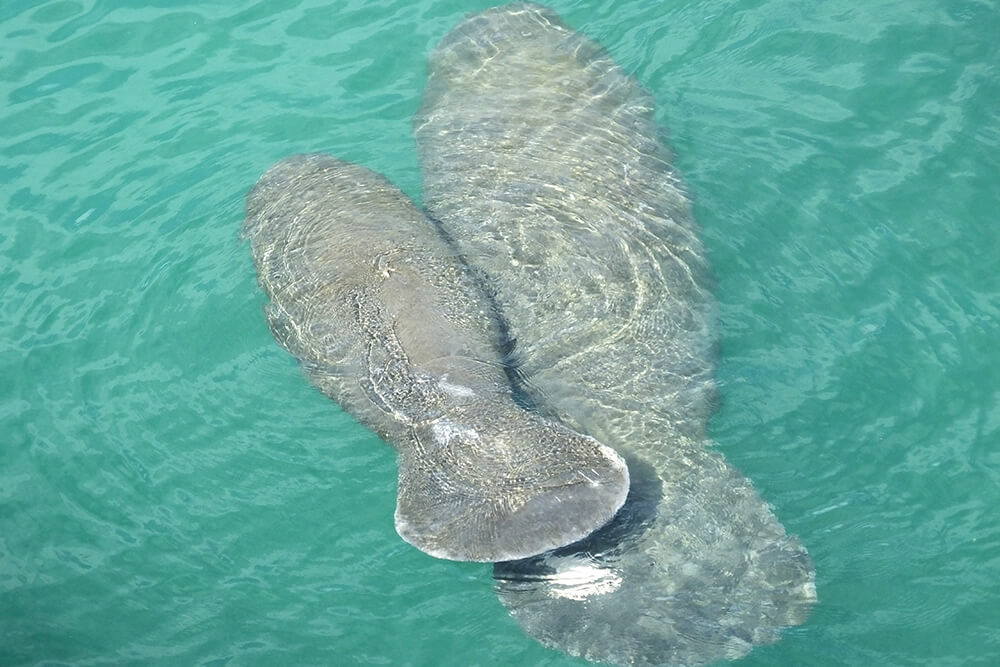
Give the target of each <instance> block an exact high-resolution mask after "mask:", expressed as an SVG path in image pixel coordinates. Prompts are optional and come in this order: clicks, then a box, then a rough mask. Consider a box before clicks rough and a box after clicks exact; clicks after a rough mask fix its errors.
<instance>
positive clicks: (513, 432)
mask: <svg viewBox="0 0 1000 667" xmlns="http://www.w3.org/2000/svg"><path fill="white" fill-rule="evenodd" d="M503 421H504V427H503V429H502V430H501V429H495V430H491V432H490V433H483V432H481V431H482V429H479V430H477V429H475V428H472V427H470V426H466V425H464V424H460V423H455V422H452V421H449V420H439V421H437V422H435V423H434V424H433V425H431V426H429V427H427V428H426V429H423V430H421V431H419V432H416V433H415V439H416V442H415V443H414V446H413V447H407V448H402V449H400V453H399V494H398V498H397V505H396V531H397V532H398V533H399V535H400V536H401V537H402V538H403V539H404V540H406V541H407V542H409V543H410V544H412V545H414V546H415V547H417V548H418V549H420V550H421V551H424V552H426V553H428V554H430V555H432V556H435V557H438V558H446V559H449V560H466V561H481V562H495V561H504V560H512V559H518V558H526V557H529V556H532V555H535V554H539V553H542V552H544V551H548V550H550V549H555V548H557V547H561V546H565V545H567V544H570V543H572V542H576V541H577V540H580V539H582V538H584V537H586V536H587V535H589V534H590V533H592V532H593V531H595V530H597V529H598V528H600V527H601V526H603V525H604V524H605V523H607V522H608V521H610V520H611V518H612V517H613V516H614V515H615V512H617V511H618V509H619V508H620V507H621V506H622V504H624V502H625V497H626V496H627V495H628V486H629V474H628V468H627V467H626V465H625V461H624V460H623V459H622V458H621V456H619V455H618V453H617V452H615V451H614V450H613V449H611V448H609V447H605V446H604V445H602V444H600V443H599V442H597V441H596V440H594V439H593V438H591V437H588V436H584V435H580V434H579V433H576V432H574V431H571V430H569V429H568V428H566V427H564V426H562V425H560V424H556V423H555V422H550V421H547V420H545V419H542V418H541V417H538V416H537V415H535V414H533V413H526V412H521V413H519V414H518V415H516V418H511V419H507V420H503Z"/></svg>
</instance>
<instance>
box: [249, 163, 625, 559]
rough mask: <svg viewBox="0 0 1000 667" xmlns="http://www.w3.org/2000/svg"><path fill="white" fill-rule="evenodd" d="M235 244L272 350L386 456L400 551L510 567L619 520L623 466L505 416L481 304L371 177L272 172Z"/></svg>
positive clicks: (405, 202) (338, 171)
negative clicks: (259, 301)
mask: <svg viewBox="0 0 1000 667" xmlns="http://www.w3.org/2000/svg"><path fill="white" fill-rule="evenodd" d="M244 233H245V235H246V236H248V237H249V238H250V240H251V246H252V252H253V258H254V262H255V264H256V267H257V274H258V278H259V281H260V285H261V287H263V288H264V291H265V292H266V293H267V295H268V296H269V297H270V299H271V300H270V303H269V304H268V306H267V318H268V321H269V323H270V326H271V330H272V331H273V332H274V336H275V337H276V338H277V339H278V341H280V342H281V344H282V345H284V346H285V347H286V348H287V349H288V350H289V351H290V352H291V353H292V354H293V355H295V356H296V357H298V358H299V360H300V361H301V362H302V364H303V366H304V367H305V369H306V372H307V374H308V376H309V378H310V379H311V380H312V382H313V383H314V384H315V385H316V386H317V387H318V388H319V389H320V390H321V391H322V392H323V393H325V394H326V395H327V396H329V397H330V398H332V399H333V400H335V401H337V402H338V403H340V404H341V405H342V406H343V407H344V408H345V409H346V410H347V411H348V412H350V413H351V414H353V415H354V416H355V417H356V418H358V419H359V420H360V421H361V422H363V423H364V424H366V425H368V426H369V427H370V428H372V429H373V430H374V431H375V432H376V433H378V434H379V435H380V436H381V437H382V438H383V439H385V440H386V441H387V442H389V443H391V444H392V445H393V446H394V447H395V449H396V452H397V454H398V463H399V495H398V500H397V505H396V530H397V531H398V532H399V534H400V535H401V536H402V537H403V539H405V540H406V541H408V542H410V543H412V544H413V545H414V546H416V547H417V548H419V549H421V550H423V551H425V552H427V553H429V554H431V555H433V556H438V557H440V558H450V559H456V560H475V561H495V560H503V559H508V558H522V557H526V556H530V555H533V554H537V553H539V552H542V551H545V550H547V549H552V548H555V547H558V546H562V545H565V544H568V543H570V542H572V541H574V540H578V539H580V538H581V537H583V536H585V535H587V534H588V533H590V532H592V531H593V530H594V529H595V528H598V527H600V526H601V525H603V524H604V523H606V522H607V521H608V519H610V518H611V517H612V516H613V515H614V513H615V511H616V510H617V509H618V508H619V507H620V506H621V505H622V503H623V502H624V500H625V496H626V494H627V491H628V472H627V468H626V466H625V463H624V461H622V460H621V458H620V457H619V456H618V455H617V454H616V453H615V452H613V451H612V450H610V449H609V448H607V447H604V446H603V445H600V444H599V443H598V442H597V441H596V440H594V439H593V438H591V437H587V436H583V435H580V434H577V433H574V432H572V431H570V430H569V429H568V428H566V427H565V426H562V425H560V424H558V423H555V422H553V421H549V420H546V419H542V418H540V417H539V416H537V415H536V414H533V413H530V412H527V411H525V410H524V409H522V408H521V407H519V406H518V405H517V404H516V403H515V401H514V396H513V394H512V390H511V386H510V383H509V381H508V378H507V375H506V372H505V369H504V359H503V356H502V354H501V351H500V343H499V341H500V340H501V332H500V330H499V328H498V322H497V320H496V318H495V317H494V314H495V313H494V309H493V307H492V305H491V303H490V302H489V301H488V300H487V298H486V297H485V296H484V294H483V293H482V292H481V291H480V290H479V288H478V287H477V286H476V285H475V284H474V283H473V281H471V280H470V279H469V277H468V274H467V271H466V269H465V267H464V266H463V265H462V263H461V262H460V261H459V260H458V259H457V258H456V256H455V254H454V252H453V251H452V250H451V249H450V248H449V247H448V246H447V245H445V243H444V242H443V241H442V240H441V238H440V236H439V235H438V233H437V232H436V230H435V228H434V226H433V224H432V223H431V222H430V221H429V220H428V219H427V218H426V217H425V216H424V215H423V213H421V212H420V211H419V210H418V209H417V208H416V207H415V206H414V205H413V204H412V203H411V202H410V200H409V199H408V198H407V197H406V196H405V195H404V194H403V193H402V192H400V191H399V190H398V189H397V188H395V187H394V186H393V185H392V184H390V183H389V182H388V181H386V180H385V179H384V178H383V177H381V176H378V175H377V174H375V173H373V172H371V171H369V170H367V169H365V168H363V167H359V166H357V165H353V164H349V163H346V162H342V161H340V160H336V159H334V158H331V157H329V156H324V155H305V156H297V157H292V158H288V159H286V160H282V161H281V162H278V163H277V164H276V165H274V166H273V167H271V168H270V169H269V170H268V171H267V172H266V173H265V174H264V175H263V176H262V177H261V178H260V180H259V181H258V182H257V184H256V185H255V186H254V187H253V189H252V190H251V191H250V193H249V195H247V213H246V222H245V224H244Z"/></svg>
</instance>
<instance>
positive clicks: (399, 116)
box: [0, 0, 1000, 665]
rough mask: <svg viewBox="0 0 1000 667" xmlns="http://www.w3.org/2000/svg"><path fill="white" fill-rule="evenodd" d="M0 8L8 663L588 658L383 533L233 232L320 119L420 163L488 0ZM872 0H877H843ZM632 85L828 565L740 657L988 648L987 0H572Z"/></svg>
mask: <svg viewBox="0 0 1000 667" xmlns="http://www.w3.org/2000/svg"><path fill="white" fill-rule="evenodd" d="M152 4H161V5H162V7H154V6H149V5H150V3H125V2H117V3H114V2H99V1H96V0H90V1H86V2H73V1H61V2H49V3H27V2H17V1H15V2H10V1H9V0H7V1H5V2H4V3H3V4H2V5H0V45H2V46H0V100H3V106H2V107H0V206H2V211H3V221H2V223H0V249H2V255H0V257H2V259H0V295H2V300H0V437H2V440H0V665H20V664H78V665H82V664H123V663H125V664H127V663H142V664H146V663H150V664H178V665H182V664H183V665H187V664H251V665H273V664H334V663H337V664H340V663H348V664H413V665H425V664H427V665H429V664H445V665H470V664H485V665H507V664H539V665H570V664H581V663H580V662H579V661H577V660H574V659H571V658H568V657H566V656H563V655H561V654H559V653H557V652H553V651H550V650H547V649H544V648H542V647H541V646H540V645H538V644H537V643H536V642H534V641H533V640H531V639H529V638H527V637H526V636H524V635H523V634H522V632H521V631H520V629H519V628H518V626H517V625H516V624H515V622H514V621H513V620H512V619H511V618H509V616H508V615H507V612H506V611H505V610H504V609H503V607H502V606H501V605H500V603H499V602H498V600H497V598H496V596H495V595H494V593H493V592H492V590H491V585H492V579H491V568H490V566H489V565H480V564H469V563H452V562H445V561H439V560H434V559H432V558H430V557H428V556H425V555H424V554H422V553H420V552H418V551H416V550H415V549H413V548H412V547H410V546H408V545H407V544H405V543H404V542H402V540H400V539H399V538H398V537H397V536H396V534H395V532H394V530H393V522H392V512H393V508H394V505H395V463H394V459H393V454H392V452H391V450H390V449H389V448H388V447H387V446H385V445H384V444H382V443H381V442H379V441H378V439H377V438H376V437H375V436H374V435H372V434H370V433H368V432H367V431H365V430H364V429H363V428H361V427H359V426H358V425H357V424H355V423H354V422H353V420H352V419H351V418H350V417H348V416H346V415H345V414H344V413H342V412H341V411H340V410H339V408H337V407H336V406H334V405H332V404H331V403H330V402H329V401H327V400H326V399H325V398H323V397H322V396H321V395H320V394H319V393H318V392H316V391H314V390H313V389H312V388H311V387H310V386H309V384H308V383H307V382H306V381H305V380H304V378H303V377H302V375H301V373H300V372H299V370H298V368H297V366H296V363H295V362H294V360H293V359H292V358H291V357H289V356H288V354H287V353H285V352H284V351H283V350H282V349H281V348H280V347H279V346H278V345H277V343H275V342H274V340H273V338H272V337H271V335H270V333H269V332H268V330H267V327H266V324H265V322H264V318H263V315H262V313H261V306H262V304H263V302H264V297H263V295H262V294H261V292H260V290H259V289H258V288H257V286H256V282H255V276H254V272H253V267H252V264H251V262H250V257H249V250H248V248H247V247H246V246H245V245H241V244H240V243H239V242H238V240H237V233H238V230H239V226H240V224H241V221H242V199H243V195H244V194H245V192H246V190H247V189H248V188H249V187H250V186H251V185H252V184H253V182H254V181H255V180H256V178H257V177H258V176H259V174H260V173H261V172H262V171H263V170H264V169H265V168H266V167H267V166H269V165H270V164H271V163H272V162H274V161H275V160H277V159H278V158H280V157H283V156H285V155H288V154H291V153H295V152H301V151H312V150H325V151H329V152H331V153H334V154H336V155H339V156H341V157H344V158H347V159H350V160H354V161H357V162H360V163H363V164H365V165H367V166H369V167H371V168H373V169H376V170H378V171H381V172H383V173H385V174H387V175H388V176H389V177H390V178H391V179H393V180H394V181H395V182H396V183H398V184H399V185H400V186H401V187H403V188H404V189H405V190H406V191H407V192H408V193H410V194H411V195H413V196H414V197H417V198H419V180H420V179H419V172H418V168H417V162H416V155H415V149H414V144H413V139H412V136H411V129H410V118H411V116H412V114H413V113H414V112H415V110H416V108H417V106H418V104H419V100H420V94H421V91H422V89H423V85H424V80H425V78H426V57H427V54H428V52H429V51H430V49H431V48H432V47H433V45H434V44H435V43H436V42H437V41H438V40H439V39H440V38H441V37H442V36H443V35H444V34H445V33H446V32H447V31H448V29H449V28H450V27H452V26H453V25H454V24H455V23H456V22H457V21H458V19H459V18H460V17H461V15H462V14H463V13H465V12H466V11H471V10H475V9H479V8H483V7H486V6H489V5H490V4H492V3H489V2H482V3H474V2H432V1H430V0H424V1H422V2H404V1H403V0H392V1H387V2H382V3H377V4H376V3H371V2H360V1H358V2H335V3H325V4H324V3H320V2H268V3H259V4H249V3H248V4H246V5H244V6H238V4H237V3H223V2H216V3H182V2H177V3H152ZM857 5H860V6H857ZM553 6H554V7H555V9H557V10H558V11H559V12H560V13H561V14H562V15H563V17H564V18H565V19H566V21H567V22H568V23H570V24H571V25H573V26H575V27H577V28H579V29H581V30H584V31H585V32H586V33H587V34H589V35H590V36H592V37H594V38H596V39H598V40H599V41H601V42H602V43H603V44H604V45H606V46H607V47H608V49H609V50H610V51H611V53H612V54H613V56H614V57H615V58H616V59H617V60H618V61H619V62H620V63H622V64H623V65H624V66H625V67H626V68H627V69H629V70H630V71H633V72H634V73H635V74H636V76H637V77H638V78H639V79H640V80H641V81H642V82H643V83H644V84H645V85H646V86H647V87H648V88H649V89H650V90H651V91H652V93H653V95H654V96H655V98H656V100H657V102H658V104H659V107H658V114H659V117H660V119H661V121H662V123H663V125H664V126H666V127H668V128H669V130H670V133H671V140H670V141H671V144H672V146H673V147H674V149H675V150H676V153H677V156H678V158H677V159H678V164H679V166H680V168H681V169H682V171H683V172H684V174H685V176H686V179H687V181H688V183H689V186H690V189H691V190H692V192H693V193H694V195H695V198H696V214H697V217H698V219H699V221H700V223H701V226H702V229H703V233H704V239H705V242H706V245H707V247H708V250H709V252H710V255H711V258H712V262H713V265H714V268H715V272H716V277H717V282H718V288H717V296H718V299H719V304H720V320H721V321H720V324H721V327H720V328H721V336H722V345H721V359H720V367H719V381H720V385H721V391H722V404H721V407H720V410H719V412H718V414H717V415H716V417H715V419H714V420H713V423H712V427H713V435H714V438H715V440H716V442H717V446H718V448H719V449H720V451H722V452H723V453H724V454H725V455H726V456H727V457H728V458H729V459H730V460H731V461H732V462H733V463H734V464H735V465H736V466H737V467H738V468H740V470H741V471H742V472H743V473H744V474H746V475H747V476H748V477H750V478H751V479H753V480H754V482H755V484H756V485H757V487H758V489H759V490H760V491H761V493H762V495H763V496H764V497H765V498H767V499H768V500H769V501H770V502H771V503H773V505H774V508H775V512H776V514H777V515H778V516H779V517H780V518H781V520H782V521H783V523H784V524H785V526H786V527H787V528H788V529H789V531H791V532H794V533H796V534H797V535H799V536H800V537H801V539H802V541H803V542H804V543H805V545H806V546H807V548H808V549H809V551H810V553H811V555H812V557H813V559H814V561H815V566H816V572H817V587H818V595H819V604H818V605H817V607H816V609H815V610H814V612H813V614H812V616H811V617H810V619H809V621H808V622H807V624H806V625H804V626H802V627H799V628H795V629H793V630H790V631H788V632H786V633H785V637H784V639H783V640H782V641H781V642H780V643H778V644H775V645H773V646H767V647H762V648H758V649H756V650H755V651H754V652H753V653H751V655H750V656H749V658H747V659H746V660H745V661H744V662H745V663H748V664H760V665H772V664H786V665H800V664H817V665H823V664H830V665H836V664H849V665H862V664H869V663H878V664H892V665H958V664H994V663H996V662H997V661H1000V584H998V583H997V582H998V581H1000V514H998V511H997V509H996V508H997V507H998V506H1000V353H998V352H997V343H996V341H997V340H998V333H1000V277H998V271H997V267H998V260H997V257H998V256H1000V229H998V226H997V224H996V222H995V221H996V218H997V213H998V211H1000V178H998V174H1000V152H998V151H1000V40H998V39H997V35H1000V8H998V7H997V5H996V3H992V2H974V1H968V2H959V1H954V2H952V1H944V0H941V1H938V2H932V1H931V0H910V1H907V2H876V3H864V4H862V3H848V2H843V1H839V0H838V1H837V2H826V3H815V6H814V5H813V4H806V3H801V2H793V1H792V0H783V1H779V0H756V1H750V2H742V3H731V2H722V1H721V0H715V1H705V2H699V3H682V2H672V1H671V2H648V1H647V2H638V1H635V2H576V3H572V2H556V3H553Z"/></svg>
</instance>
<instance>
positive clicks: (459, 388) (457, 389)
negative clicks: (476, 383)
mask: <svg viewBox="0 0 1000 667" xmlns="http://www.w3.org/2000/svg"><path fill="white" fill-rule="evenodd" d="M438 387H440V388H441V389H443V390H444V391H446V392H448V393H449V394H451V395H452V396H475V395H476V392H474V391H472V390H471V389H469V388H468V387H466V386H464V385H461V384H452V383H451V382H448V381H447V380H444V379H441V380H438Z"/></svg>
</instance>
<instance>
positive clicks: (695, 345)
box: [414, 4, 815, 664]
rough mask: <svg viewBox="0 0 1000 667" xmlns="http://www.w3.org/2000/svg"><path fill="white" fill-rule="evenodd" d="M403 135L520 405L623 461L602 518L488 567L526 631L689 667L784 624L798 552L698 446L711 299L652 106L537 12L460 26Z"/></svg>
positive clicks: (521, 8) (794, 594) (709, 384)
mask: <svg viewBox="0 0 1000 667" xmlns="http://www.w3.org/2000/svg"><path fill="white" fill-rule="evenodd" d="M414 129H415V133H416V138H417V145H418V149H419V153H420V162H421V168H422V170H423V176H424V203H425V206H426V207H427V210H428V211H429V212H430V214H431V215H432V216H433V217H435V218H437V219H438V220H439V221H440V222H441V224H442V226H443V228H444V229H445V231H446V233H447V234H448V236H449V237H450V238H451V239H452V241H453V242H454V243H456V244H457V247H458V248H459V249H460V250H461V251H462V252H463V253H464V254H465V256H466V259H467V261H468V262H469V264H470V265H471V266H474V267H478V270H480V271H481V272H482V274H483V280H484V284H492V285H493V286H494V290H495V294H494V298H495V300H496V302H497V303H498V305H499V307H500V309H501V310H502V311H503V313H504V315H505V317H506V318H507V320H508V321H509V324H510V334H511V335H512V337H513V338H515V339H516V340H517V345H518V349H517V350H516V352H517V356H518V358H519V361H520V372H521V374H522V375H523V377H524V379H525V384H524V390H525V391H526V392H527V394H528V395H529V396H530V397H532V398H534V399H535V401H536V403H537V405H538V408H539V409H540V410H547V411H550V412H551V413H552V414H554V415H556V416H557V417H558V418H560V419H561V420H563V421H564V422H565V423H566V424H568V425H570V426H572V427H573V428H574V429H578V430H580V431H582V432H584V433H588V434H590V435H593V436H594V437H596V438H597V439H598V440H600V441H601V442H604V443H606V444H608V445H609V446H612V447H614V448H615V449H617V450H618V451H619V452H621V453H622V454H623V455H624V456H625V457H626V460H627V461H628V463H629V467H630V473H631V477H632V493H631V494H630V497H629V500H628V501H627V502H626V505H625V507H624V508H623V509H622V510H621V511H620V512H619V513H618V516H617V517H616V518H615V520H614V521H612V523H611V524H609V525H608V526H607V527H605V528H604V529H602V530H601V531H599V532H598V533H596V534H595V535H593V536H591V537H589V538H587V539H586V540H584V541H582V542H579V543H577V544H574V545H571V546H569V547H566V548H563V549H559V550H555V551H552V552H549V553H547V554H544V555H541V556H539V557H536V558H532V559H528V560H521V561H516V562H506V563H498V564H497V565H496V566H495V570H494V574H495V577H496V585H497V590H498V593H499V596H500V598H501V600H502V601H503V603H504V604H505V605H506V606H507V608H508V609H509V610H510V612H511V613H512V614H513V615H514V617H515V618H516V619H517V621H518V622H519V623H520V625H521V626H522V628H524V629H525V630H526V631H527V632H528V633H529V634H531V635H532V636H534V637H536V638H537V639H539V640H540V641H542V642H543V643H544V644H546V645H548V646H552V647H555V648H559V649H561V650H563V651H566V652H568V653H570V654H572V655H576V656H582V657H585V658H588V659H591V660H599V661H605V662H612V663H621V664H666V663H683V664H698V663H705V662H711V661H715V660H719V659H723V658H735V657H738V656H740V655H743V654H745V653H746V652H747V651H749V650H750V648H751V647H752V645H753V644H756V643H761V642H769V641H773V640H775V639H776V638H777V636H778V630H779V629H780V628H781V627H783V626H790V625H795V624H799V623H802V622H803V620H804V619H805V617H806V614H807V612H808V610H809V608H810V607H811V605H812V603H813V602H814V600H815V585H814V573H813V569H812V565H811V563H810V559H809V557H808V555H807V553H806V551H805V549H804V548H803V546H802V544H801V543H800V542H799V541H798V540H797V539H795V538H794V537H791V536H789V535H786V534H785V530H784V528H783V527H782V525H781V524H780V523H779V522H778V520H777V519H776V518H775V516H774V515H773V514H772V513H771V511H770V510H769V509H768V506H767V504H766V503H765V502H764V501H763V500H762V499H761V498H760V497H759V496H758V494H757V493H756V492H755V491H754V489H753V487H752V485H751V483H750V482H749V481H748V480H747V479H746V478H744V477H743V476H742V475H740V474H739V472H737V471H736V470H735V469H734V468H733V467H732V466H730V465H729V464H728V463H727V462H726V460H725V459H724V458H723V457H722V456H721V455H720V454H719V453H718V452H716V451H713V450H712V449H711V448H710V442H709V438H708V436H707V433H706V431H707V428H706V426H707V421H708V418H709V416H710V414H711V411H712V405H713V400H712V395H713V392H714V386H713V379H712V374H713V366H714V362H713V346H714V344H715V343H714V337H713V333H712V328H713V325H712V320H713V300H712V298H711V295H710V280H709V269H708V265H707V262H706V258H705V253H704V250H703V248H702V245H701V243H700V242H699V240H698V237H697V234H696V227H695V223H694V221H693V220H692V216H691V212H690V206H689V201H688V198H687V197H686V196H685V194H684V191H683V189H682V186H681V183H680V179H679V176H678V174H677V173H676V172H675V171H674V169H673V168H672V167H671V166H670V155H669V153H668V151H667V149H666V148H665V146H664V144H663V143H662V142H661V141H660V139H659V131H658V128H657V126H656V123H655V121H654V117H653V102H652V99H651V97H650V96H649V95H648V94H647V93H646V92H645V91H644V90H643V89H642V88H641V87H640V86H639V85H638V83H637V82H636V81H635V80H634V79H632V78H631V77H629V76H628V75H626V74H625V73H624V72H623V71H622V70H621V68H620V67H619V66H617V65H616V64H615V63H614V62H612V60H611V59H610V58H609V57H608V55H607V54H606V53H605V52H604V51H603V50H602V49H601V48H600V47H599V46H598V45H597V44H595V43H594V42H592V41H590V40H589V39H587V38H586V37H583V36H582V35H580V34H577V33H575V32H573V31H572V30H570V29H569V28H567V27H566V26H565V25H564V24H563V23H562V22H561V21H560V19H559V18H558V17H557V16H556V15H555V14H554V13H553V12H551V11H550V10H547V9H545V8H542V7H539V6H537V5H532V4H515V5H510V6H507V7H501V8H496V9H491V10H487V11H485V12H482V13H480V14H476V15H473V16H471V17H469V18H467V19H465V20H464V21H463V22H461V23H460V24H459V25H458V26H457V27H456V28H455V29H454V30H453V31H452V32H451V33H450V34H448V35H447V36H445V37H444V39H443V40H442V41H441V43H440V44H439V45H438V47H437V48H436V49H435V51H434V52H433V54H432V56H431V58H430V75H429V81H428V84H427V88H426V92H425V95H424V99H423V104H422V107H421V109H420V111H419V113H418V115H417V117H416V118H415V121H414Z"/></svg>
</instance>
